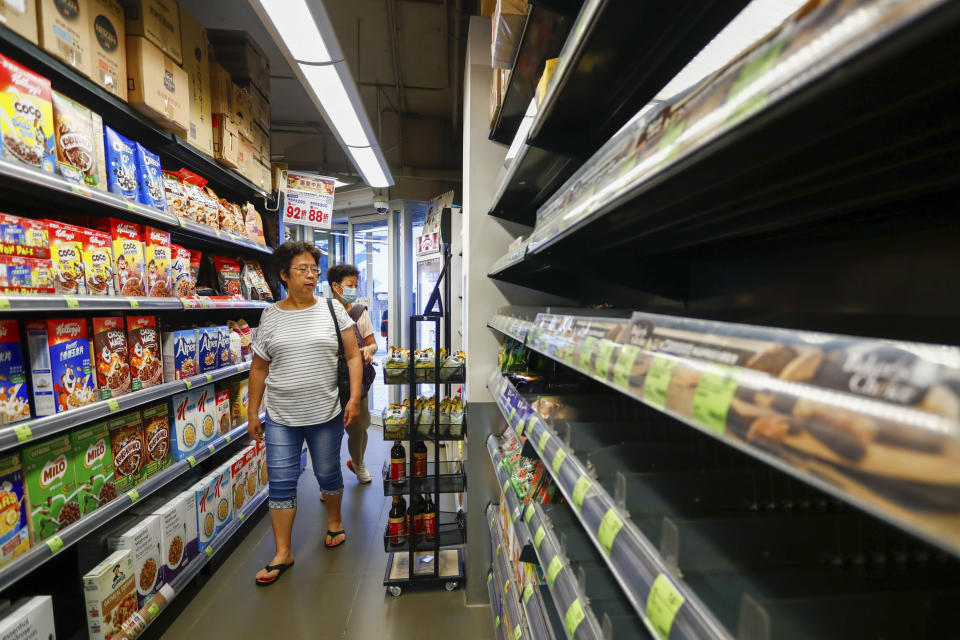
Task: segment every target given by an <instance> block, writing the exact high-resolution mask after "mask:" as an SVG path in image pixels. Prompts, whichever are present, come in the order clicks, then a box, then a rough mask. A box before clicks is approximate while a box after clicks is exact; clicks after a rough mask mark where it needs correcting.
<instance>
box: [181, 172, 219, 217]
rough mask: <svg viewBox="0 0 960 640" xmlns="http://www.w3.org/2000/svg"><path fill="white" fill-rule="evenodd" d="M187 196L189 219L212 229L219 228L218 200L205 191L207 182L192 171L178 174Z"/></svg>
mask: <svg viewBox="0 0 960 640" xmlns="http://www.w3.org/2000/svg"><path fill="white" fill-rule="evenodd" d="M177 175H179V176H180V179H181V181H182V182H183V187H184V191H185V192H186V194H187V208H188V210H189V211H188V213H187V217H188V218H191V219H193V220H196V221H197V222H199V223H201V224H205V225H209V226H211V227H219V220H220V208H219V205H218V203H217V200H215V199H213V198H211V197H210V195H209V194H208V193H207V192H206V191H205V190H204V186H206V184H207V181H206V179H205V178H201V177H200V176H198V175H197V174H195V173H193V172H192V171H187V170H186V169H181V170H180V171H179V172H177Z"/></svg>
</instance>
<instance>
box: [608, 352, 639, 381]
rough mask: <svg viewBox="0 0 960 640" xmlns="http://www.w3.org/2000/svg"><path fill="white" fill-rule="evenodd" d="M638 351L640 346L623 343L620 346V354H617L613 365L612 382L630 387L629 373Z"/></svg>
mask: <svg viewBox="0 0 960 640" xmlns="http://www.w3.org/2000/svg"><path fill="white" fill-rule="evenodd" d="M639 353H640V347H636V346H634V345H632V344H625V345H623V346H622V347H620V355H618V356H617V363H616V364H615V365H613V384H615V385H617V386H620V387H625V388H627V389H629V388H630V373H631V372H632V371H633V363H634V361H635V360H636V359H637V354H639Z"/></svg>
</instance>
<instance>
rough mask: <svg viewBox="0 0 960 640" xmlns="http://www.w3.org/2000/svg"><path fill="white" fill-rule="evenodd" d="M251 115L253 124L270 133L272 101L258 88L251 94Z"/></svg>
mask: <svg viewBox="0 0 960 640" xmlns="http://www.w3.org/2000/svg"><path fill="white" fill-rule="evenodd" d="M250 114H251V117H252V118H253V124H256V125H259V126H260V127H262V128H263V129H264V130H266V131H270V100H269V99H267V97H266V96H264V95H263V94H262V93H260V90H259V89H256V88H254V90H253V91H251V92H250Z"/></svg>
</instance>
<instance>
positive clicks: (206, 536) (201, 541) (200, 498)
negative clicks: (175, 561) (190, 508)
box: [193, 475, 219, 555]
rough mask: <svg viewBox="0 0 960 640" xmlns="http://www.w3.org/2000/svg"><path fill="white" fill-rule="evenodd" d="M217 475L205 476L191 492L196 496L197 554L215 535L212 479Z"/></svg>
mask: <svg viewBox="0 0 960 640" xmlns="http://www.w3.org/2000/svg"><path fill="white" fill-rule="evenodd" d="M217 477H219V476H216V475H214V476H207V477H206V478H204V479H203V480H201V481H200V482H198V483H197V484H195V485H193V494H194V496H195V497H196V522H197V554H198V555H199V554H201V553H203V552H204V551H205V550H206V548H207V547H208V546H210V543H211V542H212V541H213V538H214V536H216V535H217V522H216V519H215V517H214V515H213V511H214V509H215V508H216V501H215V500H214V499H213V488H214V487H213V485H214V483H213V482H212V480H213V479H214V478H217Z"/></svg>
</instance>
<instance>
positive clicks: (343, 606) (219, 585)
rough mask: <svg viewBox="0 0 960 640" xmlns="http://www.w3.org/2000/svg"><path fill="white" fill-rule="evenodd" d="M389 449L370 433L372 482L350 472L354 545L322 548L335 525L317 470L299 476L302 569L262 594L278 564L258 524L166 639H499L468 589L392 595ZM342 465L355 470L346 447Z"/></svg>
mask: <svg viewBox="0 0 960 640" xmlns="http://www.w3.org/2000/svg"><path fill="white" fill-rule="evenodd" d="M388 450H389V443H384V442H383V439H382V437H381V435H380V433H379V432H378V431H377V430H376V429H371V430H370V441H369V445H368V447H367V462H368V465H369V467H370V470H371V473H372V474H373V475H374V481H373V483H372V484H369V485H360V484H358V483H357V480H356V476H354V475H353V474H352V473H351V472H350V471H349V470H348V469H347V468H346V466H344V468H343V474H344V484H345V489H344V507H343V517H344V526H345V529H346V532H347V543H346V544H345V545H343V546H342V547H340V548H338V549H333V550H328V549H326V548H324V546H323V540H324V535H323V534H324V532H325V531H326V516H325V512H324V511H323V505H322V503H320V500H319V493H320V492H319V489H318V488H317V483H316V480H315V479H314V477H313V475H312V474H311V473H310V467H309V465H308V467H307V471H306V472H304V473H303V475H301V477H300V485H299V495H298V502H299V509H298V512H297V520H296V523H295V524H294V534H293V548H294V557H295V561H296V564H295V565H294V566H293V567H292V568H291V569H290V570H288V571H287V572H286V573H285V574H284V575H283V577H282V578H281V579H280V580H279V581H278V582H277V583H276V584H273V585H271V586H270V587H266V588H261V587H257V586H256V585H254V575H255V574H256V572H257V570H259V569H260V568H261V567H263V565H265V564H266V563H267V562H269V561H270V559H271V558H272V557H273V534H272V532H271V530H270V521H269V518H268V517H263V518H260V519H258V521H257V522H255V523H253V529H252V530H251V531H250V533H249V535H247V537H246V538H245V539H244V540H243V541H242V542H241V543H240V544H239V545H238V546H237V547H236V548H235V549H234V550H233V552H232V553H231V554H230V556H229V557H228V558H227V559H226V560H225V561H223V562H222V564H220V565H219V567H218V568H217V569H216V571H215V573H214V574H213V575H212V576H211V577H210V578H209V580H208V581H207V582H206V583H205V585H204V586H203V588H202V589H201V590H199V591H198V592H197V593H196V594H195V595H194V596H193V598H192V600H190V601H189V603H188V604H187V605H186V606H185V608H184V609H183V610H182V611H181V612H180V613H179V615H178V616H177V618H176V620H175V621H174V622H173V623H171V625H170V626H169V627H168V628H167V629H166V630H165V632H164V634H163V636H162V638H163V640H182V639H184V638H206V639H209V640H219V639H221V638H223V639H228V638H229V639H236V638H267V639H271V640H280V639H283V640H287V639H290V640H297V639H301V638H302V639H304V640H306V639H308V638H309V639H310V640H326V639H330V640H333V639H335V638H346V639H349V640H377V639H379V638H385V637H389V638H400V639H407V638H409V639H416V640H421V639H422V640H432V639H434V638H436V639H437V640H449V638H454V637H455V638H458V640H472V639H474V638H492V637H494V636H493V624H492V620H491V613H490V607H489V605H488V606H480V607H467V606H466V605H465V604H464V595H463V590H462V589H461V590H458V591H454V592H446V591H443V589H442V587H438V588H436V589H426V590H417V591H407V592H405V593H404V594H403V595H402V596H400V597H399V598H394V597H392V596H390V595H389V594H387V593H386V590H385V589H384V587H383V584H382V583H383V572H384V569H385V567H386V554H385V553H384V551H383V541H382V536H383V526H384V522H385V518H386V514H387V512H388V511H389V503H388V501H387V499H386V498H385V497H384V496H383V489H382V484H381V483H379V482H378V478H379V469H380V466H381V464H382V461H383V459H384V456H385V455H386V454H387V453H388ZM341 459H342V460H343V462H344V463H346V460H347V453H346V439H344V449H343V453H342V455H341Z"/></svg>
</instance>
